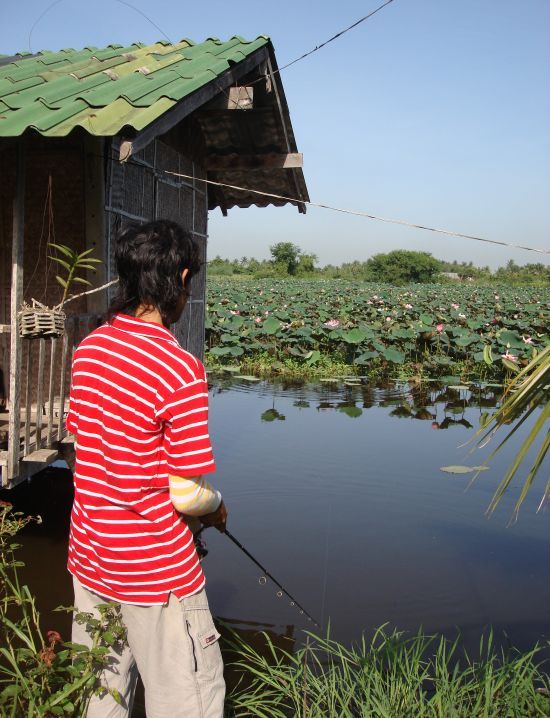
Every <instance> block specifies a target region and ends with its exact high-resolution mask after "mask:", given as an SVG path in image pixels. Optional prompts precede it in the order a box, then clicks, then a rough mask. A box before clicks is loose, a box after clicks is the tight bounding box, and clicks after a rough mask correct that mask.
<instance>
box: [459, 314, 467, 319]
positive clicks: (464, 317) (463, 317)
mask: <svg viewBox="0 0 550 718" xmlns="http://www.w3.org/2000/svg"><path fill="white" fill-rule="evenodd" d="M458 316H459V317H460V318H461V319H466V315H465V314H459V315H458Z"/></svg>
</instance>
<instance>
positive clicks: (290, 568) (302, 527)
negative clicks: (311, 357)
mask: <svg viewBox="0 0 550 718" xmlns="http://www.w3.org/2000/svg"><path fill="white" fill-rule="evenodd" d="M210 384H211V387H210V388H211V400H210V406H211V410H210V420H211V427H210V429H211V434H212V437H213V441H214V449H215V454H216V459H217V464H218V474H217V475H216V477H215V481H216V484H217V485H218V486H219V488H220V489H221V491H222V493H223V494H224V498H225V500H226V503H227V506H228V508H229V511H230V517H229V528H230V530H231V531H232V532H233V533H234V534H235V535H236V536H237V537H238V538H239V541H242V542H243V545H244V546H246V547H247V548H248V549H249V550H250V552H251V553H252V554H253V555H254V556H255V557H257V558H258V560H259V561H261V563H262V564H263V565H264V566H266V567H267V568H269V570H270V571H271V572H272V573H273V575H274V576H276V577H277V579H278V580H280V581H281V582H282V584H283V585H284V586H285V588H286V589H287V590H288V591H289V592H290V593H291V594H292V595H293V596H295V597H296V598H297V599H298V600H299V601H300V603H301V604H302V605H303V606H305V607H306V608H307V610H308V611H310V612H311V613H312V615H314V616H315V617H316V618H318V619H320V620H321V622H322V623H323V624H325V625H326V624H327V623H328V621H329V620H330V623H331V630H332V635H333V636H334V637H335V638H337V639H340V640H343V641H351V640H357V639H358V638H359V637H360V636H361V633H362V632H365V633H366V634H369V633H372V631H373V630H374V629H375V628H376V627H378V626H380V625H381V624H383V623H386V622H387V623H389V624H390V625H391V626H396V627H397V628H400V629H404V630H408V631H412V632H416V631H417V630H418V628H419V626H423V628H424V629H425V630H426V631H427V632H431V631H442V632H444V633H447V634H448V635H452V636H454V635H455V634H456V629H457V628H458V629H460V630H461V633H462V638H463V641H464V643H465V644H466V646H467V647H469V648H475V646H476V645H477V644H478V641H479V636H480V635H481V632H482V631H483V629H484V628H485V627H487V626H489V625H493V626H495V627H496V629H497V631H499V632H500V631H503V630H505V631H506V632H507V635H508V636H509V640H510V641H511V642H512V643H513V644H515V645H517V646H518V647H520V648H527V647H529V646H532V645H533V644H534V643H535V642H536V641H539V640H542V639H543V638H544V637H545V636H546V637H547V636H549V635H550V612H549V606H550V562H548V555H549V553H550V539H549V534H548V514H542V515H541V514H539V515H537V514H535V512H534V509H535V507H536V505H537V503H538V498H539V497H538V496H536V495H535V494H536V489H535V493H534V494H533V496H532V499H531V497H529V498H528V501H527V502H526V504H525V506H524V508H523V509H522V513H521V515H520V520H519V522H518V524H516V525H515V526H513V527H511V528H506V526H507V523H508V519H509V517H510V515H511V511H512V507H513V504H514V502H515V500H516V498H517V495H518V490H517V489H512V490H511V492H510V494H509V496H507V497H505V500H504V502H503V504H502V506H501V507H500V508H499V510H498V512H497V514H496V515H495V516H494V517H493V519H491V521H488V520H487V519H486V518H485V515H484V511H485V509H486V507H487V505H488V503H489V500H490V497H491V496H492V493H493V491H494V489H495V487H496V485H497V484H498V482H499V479H500V477H501V476H502V475H503V472H504V470H505V467H506V465H507V462H508V461H509V460H510V458H511V456H512V455H513V453H514V450H515V448H516V447H517V445H518V442H520V441H521V440H522V437H523V436H524V435H525V432H527V431H528V429H529V426H527V425H526V426H522V427H521V428H520V429H519V430H518V431H517V432H516V435H515V436H514V439H513V440H511V442H509V444H510V445H509V446H508V445H507V446H506V447H505V448H504V450H503V453H502V455H501V456H498V457H497V458H496V460H494V461H493V462H491V469H490V471H487V472H485V473H484V474H483V476H481V477H480V478H479V479H478V480H477V482H476V483H474V485H473V486H471V487H470V488H469V489H468V490H467V491H466V488H467V487H468V484H469V482H470V479H471V476H467V477H466V478H464V477H463V476H460V475H458V476H457V475H450V474H443V473H442V472H441V471H440V467H441V466H445V465H449V464H463V463H464V462H465V455H466V454H467V452H468V451H469V449H468V448H461V445H462V444H464V443H465V442H466V441H467V440H468V439H469V438H470V437H471V436H472V433H473V431H474V430H475V428H476V427H477V426H478V425H479V424H480V422H481V421H483V418H484V417H485V416H486V415H487V413H488V412H491V411H492V410H493V409H494V408H495V407H496V406H497V405H498V402H499V399H500V391H501V390H500V388H499V387H493V386H478V385H471V386H468V387H465V386H461V385H459V384H443V383H436V382H432V383H425V384H418V383H409V382H404V381H401V382H393V383H388V382H386V383H385V384H383V385H379V386H373V385H370V384H368V383H366V381H365V380H362V379H360V380H359V381H356V382H355V383H351V384H350V383H349V382H348V383H346V378H345V377H342V378H338V379H337V380H336V379H335V380H333V381H330V382H321V383H317V384H312V383H308V382H294V381H293V382H288V381H281V382H277V383H269V382H265V381H262V382H258V383H254V384H252V383H248V382H246V381H244V380H241V379H238V378H235V377H229V376H220V377H218V376H210ZM444 429H453V430H452V431H443V430H444ZM514 442H515V444H514ZM490 449H491V447H489V448H488V449H487V452H486V454H484V455H483V456H479V455H477V456H476V459H475V461H473V462H472V461H471V460H470V461H467V462H466V463H475V464H481V463H482V462H483V460H484V459H485V458H486V456H487V455H488V453H490ZM546 473H547V472H546ZM67 474H68V472H64V473H61V474H60V473H59V471H57V472H56V471H55V470H52V469H50V470H49V471H48V472H45V473H43V474H42V475H40V476H37V477H35V478H34V479H33V481H32V482H31V483H30V484H28V485H25V486H24V487H21V489H18V490H17V491H16V492H15V493H13V494H11V495H10V496H9V497H8V498H14V497H15V498H16V497H17V496H18V495H19V496H20V499H21V501H22V504H21V506H22V507H23V508H22V510H24V511H27V512H28V513H40V514H43V516H44V517H45V521H44V524H43V525H42V526H41V527H38V526H33V527H31V528H29V529H28V530H27V533H26V534H25V536H24V540H23V549H22V551H23V555H22V558H23V560H25V561H26V563H27V565H28V568H27V571H26V574H25V580H28V581H29V583H30V584H31V587H32V589H33V590H34V591H35V592H36V593H37V594H38V598H39V605H40V607H41V608H42V610H44V611H45V612H46V614H47V616H48V623H47V625H46V626H45V628H56V629H58V630H59V628H60V626H59V621H63V620H65V619H64V618H63V616H62V615H61V614H53V613H50V611H52V610H53V608H55V606H57V605H59V604H69V603H70V601H71V593H70V581H69V577H68V574H67V572H66V569H65V564H66V535H67V519H68V510H69V509H70V501H71V493H70V483H69V479H68V476H67ZM542 474H544V471H542ZM3 498H5V496H4V497H3ZM205 534H206V542H207V544H208V549H209V554H208V557H207V558H206V560H205V562H204V567H205V571H206V573H207V580H208V591H209V598H210V603H211V606H212V608H213V611H214V612H215V613H216V615H218V616H223V617H226V618H225V620H226V622H227V625H228V627H229V628H234V629H235V630H238V631H239V632H241V631H244V632H246V636H247V640H248V639H249V638H250V640H252V638H253V636H254V634H256V633H258V632H260V631H262V630H265V631H267V632H268V633H269V635H270V636H271V637H272V638H273V640H275V641H276V640H278V637H282V638H284V640H285V641H287V642H288V641H295V640H302V637H303V633H302V631H303V629H309V628H311V624H308V623H307V621H305V620H304V616H301V615H300V613H299V610H298V609H297V607H296V606H294V607H292V606H290V605H289V602H288V601H287V600H286V599H283V600H279V599H277V596H276V591H277V588H276V587H275V586H274V584H273V583H272V582H270V581H267V582H266V584H262V583H261V582H259V578H261V576H260V575H259V572H258V568H257V567H256V566H255V565H254V564H252V562H251V561H250V560H249V559H247V557H246V556H244V555H243V554H242V552H240V551H239V550H238V549H237V548H236V547H235V546H234V545H232V544H231V542H230V541H229V540H228V539H227V537H224V536H222V535H220V534H218V533H217V532H214V531H208V532H205ZM54 620H55V621H56V623H54V622H53V621H54ZM61 628H62V629H64V630H61V633H63V634H64V635H66V631H67V630H68V625H65V626H62V627H61Z"/></svg>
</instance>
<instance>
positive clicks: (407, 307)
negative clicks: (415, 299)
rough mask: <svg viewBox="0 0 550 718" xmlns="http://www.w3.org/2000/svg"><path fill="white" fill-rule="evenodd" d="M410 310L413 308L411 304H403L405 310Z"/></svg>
mask: <svg viewBox="0 0 550 718" xmlns="http://www.w3.org/2000/svg"><path fill="white" fill-rule="evenodd" d="M412 308H413V305H412V304H405V309H412Z"/></svg>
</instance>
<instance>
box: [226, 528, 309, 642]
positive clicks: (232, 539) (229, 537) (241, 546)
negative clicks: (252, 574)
mask: <svg viewBox="0 0 550 718" xmlns="http://www.w3.org/2000/svg"><path fill="white" fill-rule="evenodd" d="M223 533H224V534H225V535H226V536H227V538H228V539H229V540H230V541H232V542H233V543H234V544H235V546H238V547H239V548H240V549H241V551H242V552H243V553H244V554H246V556H248V558H249V559H250V560H251V561H253V562H254V563H255V564H256V566H258V568H260V569H261V570H262V571H263V573H264V574H265V576H267V577H268V578H270V579H271V580H272V581H273V583H274V584H275V585H276V586H278V587H279V589H280V591H278V592H277V596H279V598H280V597H281V596H282V594H283V593H284V594H285V595H286V596H288V597H289V598H290V605H291V606H298V608H299V609H300V611H301V612H302V613H304V614H305V615H306V616H307V618H308V621H313V624H314V625H315V626H317V628H321V626H320V625H319V624H318V623H317V621H316V620H315V619H314V618H313V616H311V614H309V613H308V612H307V611H306V609H305V608H304V607H303V606H302V605H301V604H300V603H298V601H297V600H296V599H295V598H294V596H291V595H290V593H289V592H288V591H287V590H286V588H284V587H283V585H282V584H280V583H279V581H277V579H276V578H274V577H273V576H272V575H271V574H270V573H269V571H268V570H267V569H266V568H265V566H262V564H261V563H260V562H259V561H258V560H257V559H255V558H254V556H253V555H252V554H251V553H250V551H248V550H247V549H245V547H244V546H243V545H242V543H241V542H240V541H238V540H237V539H236V538H235V537H234V536H233V534H232V533H231V532H229V531H228V530H227V529H224V530H223ZM265 576H262V578H264V579H265ZM260 583H262V579H261V578H260ZM263 583H265V580H264V581H263ZM281 591H282V593H281Z"/></svg>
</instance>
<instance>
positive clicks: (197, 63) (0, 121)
mask: <svg viewBox="0 0 550 718" xmlns="http://www.w3.org/2000/svg"><path fill="white" fill-rule="evenodd" d="M268 42H269V40H268V38H266V37H263V36H261V37H258V38H256V40H252V41H247V40H244V39H243V38H242V37H238V36H235V37H232V38H231V39H230V40H227V41H226V42H222V41H220V40H218V39H216V38H208V39H207V40H205V41H204V42H201V43H194V42H192V41H191V40H187V39H186V40H181V41H180V42H178V43H176V44H174V45H172V44H170V43H167V42H157V43H155V44H153V45H147V46H145V45H141V44H139V43H135V44H133V45H130V46H128V47H123V46H122V45H109V46H108V47H106V48H104V49H101V50H100V49H98V48H96V47H85V48H84V49H82V50H73V49H72V48H69V49H65V50H60V51H59V52H45V51H44V52H41V53H39V54H38V55H34V56H31V57H24V56H21V57H17V58H16V59H14V61H13V62H10V63H9V64H4V65H0V137H17V136H19V135H21V134H22V133H23V132H24V131H25V130H26V129H28V128H32V129H34V130H36V131H37V132H39V133H40V134H42V135H45V136H47V137H63V136H65V135H67V134H68V133H69V132H70V131H71V130H73V129H74V128H75V127H77V126H80V127H83V128H84V129H85V130H86V131H87V132H89V133H90V134H92V135H99V136H109V135H115V134H117V133H118V132H119V131H120V130H121V128H122V127H124V126H125V125H130V126H131V127H133V128H134V129H136V130H142V129H143V128H144V127H146V126H147V125H148V124H149V123H151V122H152V121H153V120H155V119H156V118H157V117H160V115H162V114H164V113H165V112H166V111H167V110H169V109H170V108H171V107H173V106H174V105H175V104H176V103H177V102H179V101H180V100H182V99H183V98H184V97H186V96H187V95H189V94H191V93H192V92H194V91H195V90H198V89H199V88H200V87H202V86H203V85H207V84H208V83H209V82H212V81H213V80H215V79H216V78H217V77H218V76H219V75H221V74H222V73H223V72H225V70H227V69H229V67H230V66H231V65H232V64H235V63H237V62H240V61H241V60H244V59H245V58H246V57H247V56H248V55H250V54H251V53H253V52H254V51H255V50H258V49H259V48H260V47H263V46H264V45H266V44H267V43H268Z"/></svg>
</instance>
